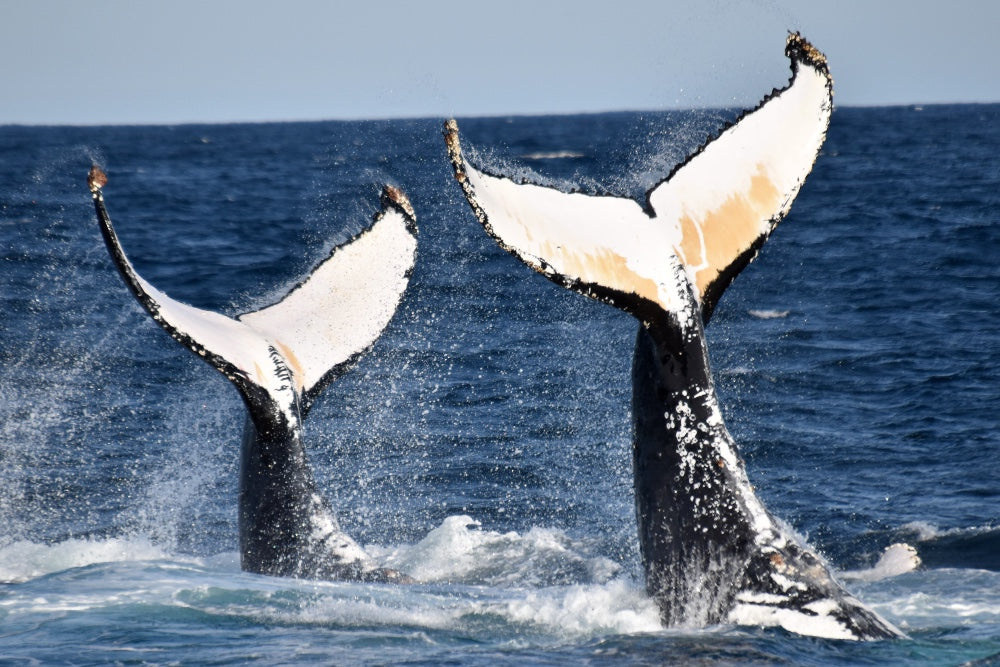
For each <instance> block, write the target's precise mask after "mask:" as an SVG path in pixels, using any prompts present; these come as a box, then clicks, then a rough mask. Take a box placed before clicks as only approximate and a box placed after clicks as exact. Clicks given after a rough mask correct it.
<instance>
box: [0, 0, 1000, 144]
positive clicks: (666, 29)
mask: <svg viewBox="0 0 1000 667" xmlns="http://www.w3.org/2000/svg"><path fill="white" fill-rule="evenodd" d="M787 29H797V30H800V31H801V32H802V33H803V34H804V35H805V36H806V37H808V38H809V39H810V40H811V41H812V42H813V43H814V44H815V45H816V46H817V47H818V48H819V49H820V50H822V51H824V52H825V53H826V54H827V56H828V58H829V61H830V66H831V70H832V72H833V75H834V79H835V93H836V97H835V99H836V102H837V103H838V104H841V105H858V104H863V105H872V104H910V103H923V104H926V103H935V102H996V101H1000V75H998V73H997V72H998V69H1000V55H998V53H1000V51H998V49H997V46H996V33H997V31H998V29H1000V2H994V1H993V0H949V1H948V2H944V1H943V0H934V1H933V2H931V1H929V0H824V1H819V0H807V1H802V0H800V1H798V2H796V1H793V0H783V1H782V0H730V1H728V2H727V1H724V0H708V1H703V2H684V3H682V2H677V1H671V0H617V1H613V0H603V1H597V0H575V1H574V2H546V1H545V0H494V1H493V2H475V1H474V0H464V1H463V2H445V1H443V0H429V1H425V2H419V1H413V2H387V1H380V0H355V1H354V2H350V3H346V2H344V3H341V2H321V1H320V0H281V1H280V2H277V1H274V0H271V1H270V2H264V1H263V0H170V1H169V2H167V1H164V2H147V1H145V0H91V1H90V2H80V0H72V1H70V0H63V1H56V0H0V58H2V62H3V63H4V66H3V68H0V90H2V91H3V93H2V96H0V100H2V103H0V124H5V123H31V124H49V123H57V124H95V123H98V124H118V123H178V122H218V121H253V120H297V119H326V118H393V117H401V116H437V117H440V116H448V115H459V116H469V115H498V114H525V113H560V112H580V111H605V110H616V109H663V108H674V107H691V106H705V105H713V106H714V105H747V104H753V103H755V102H756V101H757V100H758V99H759V98H760V97H761V96H763V95H764V94H765V93H767V92H768V91H770V89H771V88H772V87H774V86H780V85H782V84H783V83H784V82H785V80H787V76H788V69H787V61H786V60H785V58H784V56H783V54H782V50H783V45H784V38H785V34H786V30H787Z"/></svg>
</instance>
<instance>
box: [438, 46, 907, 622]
mask: <svg viewBox="0 0 1000 667" xmlns="http://www.w3.org/2000/svg"><path fill="white" fill-rule="evenodd" d="M785 53H786V55H787V56H788V57H789V59H790V61H791V70H792V77H791V80H790V81H789V82H788V84H787V85H786V86H785V87H784V88H781V89H780V90H775V91H773V92H772V93H771V94H770V95H768V96H767V97H766V98H765V99H764V100H763V101H762V102H761V103H760V104H759V105H758V106H757V107H756V108H754V109H752V110H750V111H747V112H745V113H744V114H743V115H742V116H740V118H739V119H738V120H736V121H735V122H734V123H733V124H731V125H730V126H728V127H726V128H724V129H723V130H722V131H721V132H720V133H719V134H718V135H716V136H715V137H713V138H711V139H709V140H708V141H706V143H705V144H703V145H702V146H701V147H700V148H699V149H698V150H696V151H695V152H694V153H693V154H692V155H690V156H689V157H688V158H687V159H686V160H684V161H683V162H682V163H681V164H680V165H678V166H677V167H675V168H674V169H673V171H672V172H671V173H670V174H668V175H666V176H665V177H664V178H663V179H662V180H660V181H659V182H658V183H657V184H656V185H655V186H653V188H651V189H650V190H649V191H648V192H647V193H646V197H645V201H644V202H642V203H639V202H636V201H634V200H632V199H629V198H626V197H616V196H608V195H589V194H585V193H581V192H563V191H560V190H557V189H554V188H550V187H545V186H541V185H537V184H533V183H528V182H517V181H514V180H512V179H511V178H509V177H505V176H501V175H495V174H491V173H489V172H487V171H484V170H482V169H479V168H477V167H476V166H474V165H473V164H471V163H470V162H469V160H468V159H466V158H465V157H464V156H463V154H462V148H461V144H460V142H459V135H458V125H457V123H455V121H454V120H451V121H448V122H447V123H445V128H444V136H445V142H446V144H447V147H448V155H449V157H450V159H451V163H452V167H453V170H454V174H455V178H456V180H457V181H458V182H459V184H460V185H461V187H462V190H463V192H464V193H465V196H466V198H467V199H468V201H469V204H470V205H471V207H472V210H473V212H474V213H475V215H476V217H477V218H478V219H479V221H480V223H481V224H482V225H483V227H484V228H485V229H486V231H487V232H488V233H489V234H490V235H491V236H493V238H494V239H495V240H496V241H497V243H499V245H500V246H501V247H503V248H504V249H505V250H507V251H509V252H510V253H512V254H513V255H515V256H516V257H518V258H519V259H521V261H523V262H524V263H525V264H527V265H528V266H529V267H531V268H532V269H534V270H536V271H538V272H539V273H542V274H543V275H545V276H546V277H547V278H548V279H550V280H552V281H554V282H556V283H557V284H560V285H562V286H563V287H566V288H568V289H571V290H574V291H576V292H579V293H581V294H584V295H586V296H590V297H593V298H596V299H599V300H601V301H603V302H605V303H609V304H611V305H614V306H615V307H617V308H620V309H622V310H624V311H626V312H628V313H631V314H632V315H633V316H635V317H636V318H637V319H638V320H639V322H640V327H639V332H638V336H637V340H636V344H635V354H634V358H633V369H632V392H633V393H632V419H633V426H634V446H633V469H634V483H635V499H636V500H635V501H636V517H637V520H638V525H639V544H640V551H641V553H642V558H643V565H644V568H645V574H646V587H647V590H648V591H649V593H650V595H651V596H652V597H653V599H654V600H656V602H657V604H658V606H659V608H660V613H661V617H662V619H663V621H664V623H665V624H667V625H670V626H688V627H690V626H704V625H709V624H716V623H726V622H728V623H736V624H742V625H761V626H781V627H783V628H785V629H787V630H789V631H792V632H796V633H799V634H805V635H814V636H820V637H830V638H842V639H877V638H887V637H898V636H901V633H900V632H899V630H897V629H896V628H894V627H893V626H892V625H891V624H889V623H888V622H887V621H885V620H884V619H882V618H880V617H879V616H878V615H877V614H875V613H874V612H872V611H870V610H869V609H867V608H866V607H865V606H864V605H862V604H861V603H860V602H859V601H858V600H857V599H855V598H854V597H852V596H851V595H850V594H849V593H847V592H846V591H845V590H844V589H843V588H842V587H841V586H840V584H839V583H837V582H836V581H835V580H834V579H833V577H832V575H831V574H830V571H829V568H828V567H827V566H826V565H825V564H824V563H823V561H822V560H821V559H820V558H819V557H818V556H817V555H816V554H815V553H814V552H813V551H811V550H810V549H809V548H808V547H807V546H806V545H805V544H803V543H802V542H801V541H800V540H799V539H797V538H796V536H795V535H794V534H793V533H792V531H790V530H789V529H787V528H786V527H784V526H783V525H782V524H781V523H780V522H779V521H777V520H776V519H775V518H773V517H772V516H771V514H770V513H769V512H768V511H767V510H766V509H765V507H764V506H763V504H762V503H761V501H760V500H759V499H758V498H757V495H756V494H755V493H754V490H753V487H752V486H751V485H750V481H749V479H748V477H747V474H746V467H745V464H744V462H743V459H742V457H741V456H740V455H739V451H738V448H737V446H736V442H735V441H734V440H733V438H732V436H731V435H730V434H729V431H728V429H727V428H726V426H725V423H724V422H723V419H722V413H721V409H720V405H719V401H718V397H717V395H716V392H715V387H714V381H713V378H712V374H711V370H710V367H709V363H708V350H707V346H706V342H705V333H704V325H705V323H706V322H708V320H709V318H710V317H711V315H712V311H713V309H714V308H715V306H716V304H717V303H718V300H719V298H720V297H721V296H722V293H723V292H724V291H725V289H726V287H727V286H728V285H729V284H730V283H731V282H732V280H733V279H734V278H735V276H736V275H737V274H738V273H739V272H740V271H741V270H742V269H743V268H745V267H746V266H747V265H748V264H749V263H750V261H751V260H752V259H753V258H754V256H755V255H756V253H757V251H758V250H759V249H760V247H761V246H762V245H763V243H764V242H765V241H766V240H767V238H768V236H769V235H770V233H771V231H772V230H773V229H774V227H775V226H776V225H777V224H778V222H779V221H780V220H781V219H782V218H783V217H784V216H785V215H786V214H787V213H788V210H789V208H790V207H791V204H792V200H793V199H794V198H795V196H796V195H797V194H798V192H799V189H800V188H801V186H802V183H803V181H804V179H805V177H806V176H807V175H808V174H809V172H810V171H811V170H812V166H813V163H814V161H815V160H816V156H817V155H818V153H819V149H820V147H821V146H822V144H823V141H824V139H825V137H826V130H827V127H828V125H829V121H830V114H831V112H832V108H833V83H832V80H831V78H830V73H829V70H828V67H827V63H826V59H825V57H824V56H823V55H822V54H821V53H820V52H819V51H817V50H816V49H815V48H813V47H812V46H811V45H810V44H809V43H808V42H807V41H806V40H805V39H803V38H802V37H801V36H799V35H797V34H792V35H790V36H789V38H788V42H787V45H786V49H785Z"/></svg>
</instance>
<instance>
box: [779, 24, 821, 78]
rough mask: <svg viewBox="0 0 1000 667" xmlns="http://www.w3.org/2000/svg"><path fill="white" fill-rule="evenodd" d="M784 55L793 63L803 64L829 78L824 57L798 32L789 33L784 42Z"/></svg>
mask: <svg viewBox="0 0 1000 667" xmlns="http://www.w3.org/2000/svg"><path fill="white" fill-rule="evenodd" d="M785 55H786V56H788V57H789V58H791V59H792V61H793V62H802V63H805V64H807V65H809V66H810V67H813V68H814V69H816V70H817V71H819V72H822V73H823V74H825V75H826V76H830V68H829V65H827V62H826V56H825V55H823V53H822V52H821V51H820V50H819V49H817V48H816V47H815V46H813V45H812V44H811V43H810V42H809V40H808V39H806V38H805V37H803V36H802V33H800V32H791V31H789V33H788V39H787V40H786V42H785Z"/></svg>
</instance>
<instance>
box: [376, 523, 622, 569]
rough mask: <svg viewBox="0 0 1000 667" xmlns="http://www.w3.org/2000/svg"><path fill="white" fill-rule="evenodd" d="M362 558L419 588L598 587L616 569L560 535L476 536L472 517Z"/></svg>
mask: <svg viewBox="0 0 1000 667" xmlns="http://www.w3.org/2000/svg"><path fill="white" fill-rule="evenodd" d="M366 549H367V551H368V553H370V554H372V555H373V556H374V558H375V559H376V560H378V561H380V562H381V563H382V564H383V565H384V566H386V567H391V568H395V569H398V570H401V571H403V572H406V573H408V574H409V575H410V576H412V577H414V578H416V579H417V580H418V581H423V582H451V583H464V584H474V585H533V586H537V585H545V584H548V583H562V582H563V581H565V580H566V579H573V580H574V581H584V582H595V583H603V582H606V581H608V580H609V579H610V578H611V577H613V576H614V575H615V574H616V573H617V572H618V570H619V566H618V565H617V564H616V563H614V562H613V561H611V560H609V559H608V558H605V557H603V556H599V555H592V554H588V553H587V551H586V548H585V547H584V545H582V544H580V543H578V542H576V541H574V540H573V539H571V538H570V537H568V536H567V535H566V534H565V533H564V532H563V531H560V530H557V529H552V528H544V527H537V526H536V527H532V528H531V529H530V530H528V531H527V532H525V533H523V534H521V533H517V532H513V531H510V532H506V533H501V532H497V531H489V530H481V529H480V523H479V522H478V521H476V520H475V519H473V518H472V517H469V516H465V515H460V516H451V517H448V518H446V519H445V520H444V521H443V522H442V523H441V525H440V526H438V527H437V528H435V529H434V530H432V531H430V532H429V533H428V534H427V536H426V537H424V538H423V539H422V540H420V541H419V542H417V543H416V544H413V545H400V546H395V547H390V548H386V547H379V546H375V545H369V546H367V547H366Z"/></svg>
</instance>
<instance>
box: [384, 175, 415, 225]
mask: <svg viewBox="0 0 1000 667" xmlns="http://www.w3.org/2000/svg"><path fill="white" fill-rule="evenodd" d="M379 204H381V206H382V208H383V209H389V208H394V209H396V210H398V211H399V212H400V213H402V214H403V217H404V218H405V219H406V229H407V231H409V232H410V233H411V234H413V235H414V236H416V234H417V214H416V212H414V210H413V204H411V203H410V198H409V197H407V196H406V193H404V192H403V191H402V190H400V189H399V188H397V187H395V186H393V185H384V186H382V194H381V195H380V196H379Z"/></svg>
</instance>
